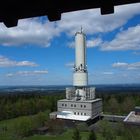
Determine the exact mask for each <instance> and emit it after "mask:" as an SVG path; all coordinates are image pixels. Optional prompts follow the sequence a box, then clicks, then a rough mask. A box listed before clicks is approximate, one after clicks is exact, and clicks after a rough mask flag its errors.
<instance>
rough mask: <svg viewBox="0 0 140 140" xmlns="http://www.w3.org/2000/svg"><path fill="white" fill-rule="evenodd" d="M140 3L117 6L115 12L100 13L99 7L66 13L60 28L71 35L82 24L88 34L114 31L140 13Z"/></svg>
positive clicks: (59, 24)
mask: <svg viewBox="0 0 140 140" xmlns="http://www.w3.org/2000/svg"><path fill="white" fill-rule="evenodd" d="M139 7H140V4H139V3H137V4H131V5H123V6H118V7H115V13H114V14H109V15H104V16H103V15H100V10H99V9H91V10H83V11H76V12H70V13H65V14H63V15H62V19H61V21H59V22H58V28H59V29H60V30H61V31H65V32H66V33H67V34H69V35H74V33H75V32H76V31H77V30H78V29H79V30H80V27H81V26H82V27H83V29H84V32H86V34H95V33H103V32H109V31H113V30H114V29H116V28H119V27H121V26H122V25H124V24H125V23H126V22H127V21H128V20H129V19H131V18H132V17H133V16H135V15H137V14H139V13H140V8H139Z"/></svg>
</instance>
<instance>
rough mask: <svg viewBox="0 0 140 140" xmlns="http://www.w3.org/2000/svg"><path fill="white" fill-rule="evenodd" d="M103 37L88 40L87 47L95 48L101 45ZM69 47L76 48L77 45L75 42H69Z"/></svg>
mask: <svg viewBox="0 0 140 140" xmlns="http://www.w3.org/2000/svg"><path fill="white" fill-rule="evenodd" d="M101 43H102V39H101V38H94V39H90V40H87V41H86V46H87V48H93V47H97V46H99V45H101ZM67 45H68V47H69V48H74V47H75V42H74V41H73V42H69V43H68V44H67Z"/></svg>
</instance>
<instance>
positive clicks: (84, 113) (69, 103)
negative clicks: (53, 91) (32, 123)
mask: <svg viewBox="0 0 140 140" xmlns="http://www.w3.org/2000/svg"><path fill="white" fill-rule="evenodd" d="M57 110H58V112H57V116H56V118H59V119H68V120H78V121H87V120H90V119H94V118H96V117H98V116H100V114H101V113H102V100H101V99H99V98H97V99H94V100H86V101H80V100H79V101H73V100H67V99H62V100H59V101H58V102H57Z"/></svg>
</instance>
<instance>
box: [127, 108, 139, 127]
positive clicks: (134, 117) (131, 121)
mask: <svg viewBox="0 0 140 140" xmlns="http://www.w3.org/2000/svg"><path fill="white" fill-rule="evenodd" d="M124 123H125V124H127V125H138V126H140V107H138V106H136V107H135V111H131V112H130V113H129V114H128V116H127V117H126V118H125V119H124Z"/></svg>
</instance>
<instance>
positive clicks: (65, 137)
mask: <svg viewBox="0 0 140 140" xmlns="http://www.w3.org/2000/svg"><path fill="white" fill-rule="evenodd" d="M88 134H89V132H81V133H80V136H81V137H82V140H87V137H88ZM72 135H73V130H68V131H66V132H65V133H63V134H62V135H56V136H51V135H34V136H31V137H28V138H26V139H25V140H72Z"/></svg>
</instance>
